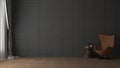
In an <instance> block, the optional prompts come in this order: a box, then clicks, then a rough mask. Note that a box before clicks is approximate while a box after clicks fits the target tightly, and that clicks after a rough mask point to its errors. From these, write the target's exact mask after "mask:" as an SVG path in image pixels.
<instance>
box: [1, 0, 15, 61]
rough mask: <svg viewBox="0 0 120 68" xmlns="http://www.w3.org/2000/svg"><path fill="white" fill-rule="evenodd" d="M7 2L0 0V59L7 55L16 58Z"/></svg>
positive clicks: (9, 57)
mask: <svg viewBox="0 0 120 68" xmlns="http://www.w3.org/2000/svg"><path fill="white" fill-rule="evenodd" d="M6 3H7V1H6V0H0V61H2V60H5V59H6V57H8V59H13V58H14V57H13V55H12V37H11V36H12V34H11V26H10V23H9V20H8V13H7V4H6ZM7 30H8V32H7ZM7 33H8V36H7ZM7 49H8V50H7Z"/></svg>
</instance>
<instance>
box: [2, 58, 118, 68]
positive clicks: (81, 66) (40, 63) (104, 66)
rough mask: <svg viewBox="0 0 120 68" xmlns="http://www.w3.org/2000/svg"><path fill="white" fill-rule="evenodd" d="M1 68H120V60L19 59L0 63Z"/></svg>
mask: <svg viewBox="0 0 120 68" xmlns="http://www.w3.org/2000/svg"><path fill="white" fill-rule="evenodd" d="M0 68H120V59H112V60H99V59H84V58H78V57H69V58H68V57H64V58H62V57H61V58H60V57H58V58H52V57H51V58H50V57H49V58H47V57H46V58H18V59H14V60H6V61H3V62H0Z"/></svg>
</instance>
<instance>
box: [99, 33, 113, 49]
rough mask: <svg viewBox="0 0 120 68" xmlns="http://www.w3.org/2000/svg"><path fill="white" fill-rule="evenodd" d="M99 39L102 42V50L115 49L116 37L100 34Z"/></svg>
mask: <svg viewBox="0 0 120 68" xmlns="http://www.w3.org/2000/svg"><path fill="white" fill-rule="evenodd" d="M98 37H99V39H100V41H101V48H102V49H103V50H104V49H106V48H107V47H111V48H113V47H114V42H115V35H104V34H98Z"/></svg>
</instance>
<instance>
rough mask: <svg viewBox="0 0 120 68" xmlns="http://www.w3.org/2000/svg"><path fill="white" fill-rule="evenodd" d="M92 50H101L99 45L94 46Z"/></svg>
mask: <svg viewBox="0 0 120 68" xmlns="http://www.w3.org/2000/svg"><path fill="white" fill-rule="evenodd" d="M93 48H94V50H102V48H101V46H94V47H93Z"/></svg>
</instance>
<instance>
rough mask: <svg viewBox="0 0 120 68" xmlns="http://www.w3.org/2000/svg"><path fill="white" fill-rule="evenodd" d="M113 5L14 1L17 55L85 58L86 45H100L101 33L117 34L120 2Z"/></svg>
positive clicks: (92, 0) (89, 0) (91, 0)
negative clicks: (116, 6) (116, 23)
mask: <svg viewBox="0 0 120 68" xmlns="http://www.w3.org/2000/svg"><path fill="white" fill-rule="evenodd" d="M109 2H110V1H109V0H107V1H104V0H13V2H12V8H13V10H12V15H13V17H12V22H13V36H14V37H13V44H14V49H15V50H14V51H15V55H18V56H83V55H84V53H85V50H84V46H85V45H87V44H88V43H89V42H95V43H99V42H98V41H99V40H98V38H97V34H98V33H108V34H111V33H115V32H114V30H115V28H114V27H115V23H114V21H115V18H114V17H116V14H114V12H115V11H117V9H116V8H115V3H117V2H114V3H112V0H111V3H109ZM109 7H110V8H109ZM113 9H116V10H115V11H114V10H113ZM109 11H110V12H109ZM112 16H114V17H112ZM108 17H109V18H108ZM117 20H118V19H117ZM117 22H118V21H117ZM107 23H109V24H107ZM109 28H110V29H109ZM111 30H112V31H111Z"/></svg>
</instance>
